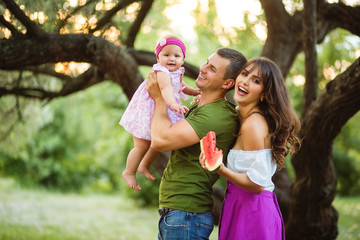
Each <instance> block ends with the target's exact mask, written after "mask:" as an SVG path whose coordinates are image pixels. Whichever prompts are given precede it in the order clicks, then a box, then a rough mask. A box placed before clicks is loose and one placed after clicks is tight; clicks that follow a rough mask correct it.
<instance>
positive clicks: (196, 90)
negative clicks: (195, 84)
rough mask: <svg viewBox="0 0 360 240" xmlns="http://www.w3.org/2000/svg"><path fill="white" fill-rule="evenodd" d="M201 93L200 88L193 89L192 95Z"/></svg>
mask: <svg viewBox="0 0 360 240" xmlns="http://www.w3.org/2000/svg"><path fill="white" fill-rule="evenodd" d="M200 93H201V90H200V89H198V88H197V89H194V92H193V96H198V95H199V94H200Z"/></svg>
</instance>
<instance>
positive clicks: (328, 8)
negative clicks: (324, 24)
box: [320, 2, 360, 36]
mask: <svg viewBox="0 0 360 240" xmlns="http://www.w3.org/2000/svg"><path fill="white" fill-rule="evenodd" d="M320 11H321V12H322V15H323V16H324V18H325V19H326V20H327V21H329V22H330V23H332V24H333V25H334V28H336V27H340V28H343V29H346V30H348V31H349V32H351V33H352V34H354V35H357V36H360V6H356V7H351V6H347V5H345V4H343V3H342V2H340V3H335V4H328V3H327V4H324V5H323V7H322V8H320Z"/></svg>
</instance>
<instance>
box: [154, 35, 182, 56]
mask: <svg viewBox="0 0 360 240" xmlns="http://www.w3.org/2000/svg"><path fill="white" fill-rule="evenodd" d="M170 44H174V45H177V46H179V47H180V48H181V50H182V52H183V53H184V58H185V45H184V43H183V42H182V41H180V40H179V39H176V38H168V39H165V38H163V39H161V40H160V42H159V44H158V45H157V46H156V56H158V55H159V52H160V51H161V50H162V49H163V48H164V47H165V46H166V45H170Z"/></svg>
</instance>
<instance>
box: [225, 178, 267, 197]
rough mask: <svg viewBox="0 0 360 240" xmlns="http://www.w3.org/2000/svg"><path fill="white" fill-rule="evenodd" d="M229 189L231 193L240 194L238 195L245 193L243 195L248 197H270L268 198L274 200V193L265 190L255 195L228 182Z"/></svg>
mask: <svg viewBox="0 0 360 240" xmlns="http://www.w3.org/2000/svg"><path fill="white" fill-rule="evenodd" d="M227 187H228V189H229V190H230V191H234V192H238V193H243V194H247V195H255V196H259V197H268V198H273V197H274V192H271V191H268V190H264V191H262V192H261V193H260V194H259V193H253V192H250V191H247V190H244V189H242V188H239V187H238V186H236V185H235V184H233V183H232V182H230V181H227Z"/></svg>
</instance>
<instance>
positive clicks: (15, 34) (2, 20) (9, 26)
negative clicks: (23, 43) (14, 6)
mask: <svg viewBox="0 0 360 240" xmlns="http://www.w3.org/2000/svg"><path fill="white" fill-rule="evenodd" d="M0 23H1V24H2V25H3V26H4V27H6V28H7V29H9V30H10V32H11V34H12V35H13V37H21V36H23V34H22V33H21V32H19V31H18V30H17V29H16V28H15V27H14V26H13V25H12V24H11V23H9V22H8V21H6V20H5V18H4V16H3V15H0Z"/></svg>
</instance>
